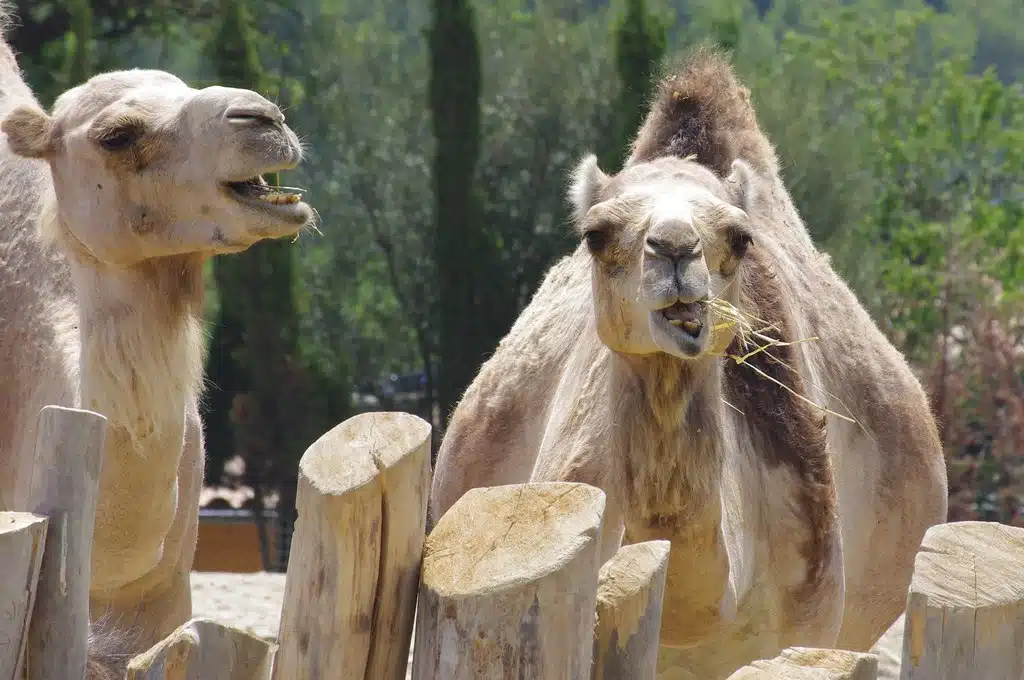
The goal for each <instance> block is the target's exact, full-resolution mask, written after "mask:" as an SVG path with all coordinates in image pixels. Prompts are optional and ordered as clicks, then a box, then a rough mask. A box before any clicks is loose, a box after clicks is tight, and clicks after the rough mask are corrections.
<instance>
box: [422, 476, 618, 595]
mask: <svg viewBox="0 0 1024 680" xmlns="http://www.w3.org/2000/svg"><path fill="white" fill-rule="evenodd" d="M604 501H605V498H604V492H603V491H601V490H600V489H597V488H596V487H593V486H589V485H586V484H577V483H567V482H552V483H540V484H523V485H508V486H497V487H489V488H478V489H472V490H470V491H468V492H467V493H466V494H465V495H464V496H463V497H462V498H460V499H459V501H458V502H457V503H456V504H455V505H454V506H452V508H451V509H449V510H448V512H447V513H445V515H444V517H442V518H441V520H440V521H439V522H438V523H437V526H435V527H434V530H433V531H432V532H431V534H430V536H428V537H427V540H426V545H425V548H424V555H423V570H424V572H423V573H424V576H423V578H424V585H425V586H426V587H428V588H430V589H431V590H433V591H435V592H437V593H439V594H443V595H448V594H450V595H453V596H459V597H466V596H470V595H472V594H474V593H487V594H490V593H493V592H494V591H496V590H500V589H502V588H515V587H516V586H517V585H519V584H521V583H525V582H530V581H534V580H536V579H538V578H542V577H543V576H545V575H547V574H550V573H552V572H555V571H557V570H558V569H560V568H562V567H563V566H564V565H565V564H566V563H567V562H569V561H570V560H571V559H573V557H574V556H576V555H577V554H578V553H579V552H580V550H581V549H582V548H583V547H584V546H585V545H586V544H589V543H594V542H597V541H598V540H599V539H600V527H601V518H602V516H603V513H604Z"/></svg>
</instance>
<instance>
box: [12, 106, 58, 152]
mask: <svg viewBox="0 0 1024 680" xmlns="http://www.w3.org/2000/svg"><path fill="white" fill-rule="evenodd" d="M53 128H54V124H53V118H50V117H49V116H48V115H46V113H44V112H43V111H42V110H40V109H37V108H35V107H30V106H19V107H18V108H16V109H14V110H13V111H11V112H10V114H8V116H7V118H5V119H4V122H3V124H2V125H0V129H3V131H4V134H6V135H7V145H8V146H9V147H10V148H11V151H13V152H14V153H16V154H17V155H19V156H24V157H25V158H46V157H48V156H51V155H53V151H54V134H53Z"/></svg>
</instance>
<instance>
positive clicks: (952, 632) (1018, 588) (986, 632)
mask: <svg viewBox="0 0 1024 680" xmlns="http://www.w3.org/2000/svg"><path fill="white" fill-rule="evenodd" d="M1022 564H1024V529H1020V528H1017V527H1012V526H1008V525H1005V524H997V523H995V522H953V523H950V524H939V525H937V526H933V527H932V528H930V529H929V530H928V531H927V532H926V533H925V536H924V540H923V541H922V542H921V549H920V550H919V551H918V553H917V559H916V560H915V562H914V576H913V578H912V579H911V582H910V593H909V595H908V597H907V610H906V624H905V628H904V635H903V664H902V669H901V671H902V678H903V680H925V679H927V680H960V679H963V680H968V679H971V680H973V679H974V678H1020V677H1024V644H1021V641H1022V640H1024V579H1022V578H1021V565H1022Z"/></svg>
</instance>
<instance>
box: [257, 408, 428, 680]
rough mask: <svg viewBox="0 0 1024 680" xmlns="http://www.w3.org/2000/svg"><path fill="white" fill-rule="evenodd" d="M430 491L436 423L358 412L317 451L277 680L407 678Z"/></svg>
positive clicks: (302, 510)
mask: <svg viewBox="0 0 1024 680" xmlns="http://www.w3.org/2000/svg"><path fill="white" fill-rule="evenodd" d="M429 487H430V425H429V424H428V423H427V422H426V421H424V420H422V419H421V418H418V417H416V416H413V415H411V414H407V413H364V414H360V415H357V416H355V417H353V418H350V419H349V420H346V421H345V422H344V423H342V424H340V425H338V426H337V427H335V428H334V429H332V430H331V431H330V432H328V433H327V434H325V435H324V436H322V437H321V438H320V439H318V440H317V441H316V442H314V443H313V445H312V446H310V447H309V449H308V450H307V451H306V453H305V454H304V455H303V456H302V460H301V461H300V463H299V488H298V495H297V505H298V511H299V517H298V519H297V521H296V523H295V532H294V534H293V535H292V545H291V551H290V554H289V559H288V575H287V578H286V581H285V592H284V607H283V610H282V612H281V626H280V632H279V634H278V639H279V641H280V648H279V650H278V652H277V658H276V660H275V663H274V677H275V678H276V679H277V680H307V679H314V678H319V677H323V676H322V674H323V673H329V674H330V677H338V678H354V679H360V680H361V679H363V678H367V679H370V678H372V679H373V680H376V679H377V678H380V679H381V680H390V679H392V678H394V679H395V680H401V679H402V678H404V677H405V671H406V664H407V661H408V653H409V639H410V636H411V635H412V620H413V614H414V611H415V606H416V588H417V585H418V583H419V567H420V561H421V556H422V553H423V533H424V526H425V523H426V511H427V493H428V490H429ZM317 669H319V670H317Z"/></svg>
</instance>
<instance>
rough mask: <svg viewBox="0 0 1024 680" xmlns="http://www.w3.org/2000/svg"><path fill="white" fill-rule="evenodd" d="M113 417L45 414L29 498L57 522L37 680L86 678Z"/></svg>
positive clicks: (35, 622) (31, 667)
mask: <svg viewBox="0 0 1024 680" xmlns="http://www.w3.org/2000/svg"><path fill="white" fill-rule="evenodd" d="M106 437H107V419H106V418H105V417H104V416H101V415H99V414H98V413H93V412H92V411H83V410H80V409H70V408H64V407H62V406H46V407H44V408H43V409H42V410H41V411H40V412H39V426H38V430H37V436H36V450H35V457H34V459H33V460H34V467H33V473H32V485H31V487H30V488H31V491H30V493H29V502H30V507H31V509H32V511H33V512H35V513H36V514H39V515H44V516H46V517H47V518H49V522H48V524H47V529H46V548H45V551H44V553H43V563H42V569H41V571H40V575H39V585H38V587H37V590H36V602H35V607H34V608H33V611H32V623H31V624H30V626H29V636H28V648H27V650H26V655H25V657H26V658H25V664H26V669H27V674H28V677H30V678H74V679H77V678H82V677H84V676H85V664H86V655H87V652H88V650H87V645H88V639H89V581H90V569H91V567H90V565H91V558H92V534H93V525H94V523H95V518H96V497H97V493H98V490H99V479H100V466H101V465H102V463H103V447H104V443H105V442H106Z"/></svg>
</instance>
